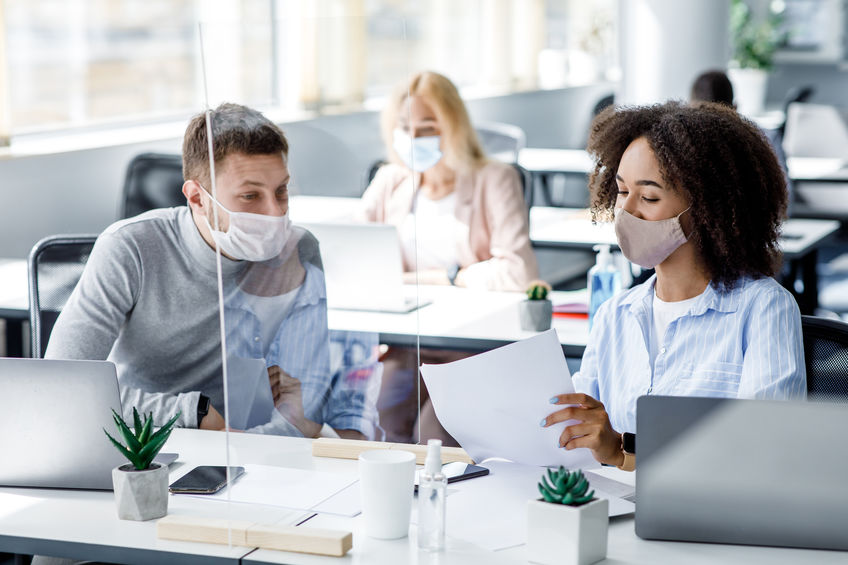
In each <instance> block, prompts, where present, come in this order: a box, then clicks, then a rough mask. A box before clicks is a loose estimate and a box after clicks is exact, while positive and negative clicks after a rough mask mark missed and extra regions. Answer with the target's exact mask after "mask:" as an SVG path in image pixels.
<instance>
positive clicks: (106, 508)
mask: <svg viewBox="0 0 848 565" xmlns="http://www.w3.org/2000/svg"><path fill="white" fill-rule="evenodd" d="M224 438H225V436H224V434H222V433H220V432H205V431H199V430H182V429H181V430H175V431H174V433H173V435H172V436H171V439H170V441H169V442H168V444H167V445H166V447H165V449H166V450H168V451H178V452H179V453H180V461H184V462H185V464H183V465H181V466H180V467H178V468H176V469H172V472H171V479H172V480H174V479H176V478H178V477H179V476H181V475H182V474H184V473H185V472H187V471H188V469H189V468H192V467H193V466H195V465H199V464H223V463H224V453H225V451H224V449H225V447H224ZM230 452H231V454H232V456H233V460H232V461H231V464H246V463H257V464H265V465H279V466H286V467H295V468H300V469H315V470H318V471H327V472H334V473H346V474H349V473H355V472H356V465H357V463H356V461H355V460H342V459H326V458H314V457H312V456H311V448H310V440H305V439H299V438H284V437H268V436H255V435H250V434H231V435H230ZM461 487H462V483H457V484H456V485H452V488H461ZM491 495H492V496H493V497H497V496H498V493H497V492H492V493H491ZM456 500H457V499H454V501H456ZM451 509H452V506H451V497H448V512H451ZM169 513H170V514H193V515H204V516H215V517H227V516H229V517H231V518H234V519H249V520H254V521H259V522H266V523H277V522H282V523H287V522H288V523H291V522H293V521H296V520H297V519H298V518H299V517H301V516H302V515H303V514H301V513H299V512H292V511H288V510H285V509H282V508H275V507H270V506H261V505H245V506H241V505H236V504H233V505H229V506H227V505H226V504H224V503H221V502H214V501H205V500H200V499H196V498H189V497H174V496H172V497H171V500H170V507H169ZM486 519H487V516H485V515H482V516H480V517H479V520H481V521H485V520H486ZM360 522H361V519H360V518H359V517H356V518H345V517H340V516H331V515H324V514H322V515H318V516H316V517H315V518H312V519H310V520H308V521H306V522H304V523H303V524H302V525H301V526H300V527H304V528H311V527H331V528H339V529H345V530H349V531H353V532H354V539H353V549H352V551H351V552H350V553H348V555H347V556H345V557H343V558H337V557H321V556H315V555H305V554H297V553H288V552H280V551H272V550H252V549H251V548H240V547H227V546H219V545H208V544H200V543H190V542H178V541H166V540H159V539H157V538H156V534H155V523H154V522H129V521H121V520H118V519H117V517H116V514H115V508H114V500H113V497H112V493H108V492H107V493H102V492H101V493H98V492H86V491H77V492H71V491H66V490H54V491H51V490H46V489H13V488H0V551H12V552H30V553H32V552H36V553H41V554H47V555H56V556H62V557H69V558H72V559H100V560H107V561H108V560H113V561H120V562H125V563H238V562H241V563H286V564H292V565H331V564H363V565H365V564H368V565H374V564H376V565H396V564H399V563H412V564H422V565H423V564H432V565H435V564H439V565H452V564H458V565H459V564H462V565H465V564H468V565H477V564H479V565H484V564H485V565H488V564H501V563H502V564H505V565H506V564H508V565H513V564H515V565H517V564H524V563H526V551H525V547H524V546H523V545H519V546H516V547H513V548H510V549H506V550H503V551H497V552H491V551H488V550H485V549H482V548H480V547H478V546H476V545H474V544H472V543H469V542H468V541H464V540H460V539H455V538H451V537H450V532H448V536H449V537H448V544H447V545H448V549H447V551H445V552H442V553H436V554H429V553H425V552H419V551H418V549H417V547H416V545H415V527H414V526H413V527H411V528H410V537H408V538H404V539H400V540H393V541H380V540H374V539H370V538H367V537H365V536H364V535H362V530H361V524H360ZM846 555H848V554H846V553H845V552H838V551H814V550H798V549H782V548H769V547H748V546H730V545H718V544H700V543H680V542H659V541H645V540H642V539H639V538H638V537H636V535H635V533H634V528H633V518H632V515H630V516H622V517H620V518H614V519H612V520H611V522H610V528H609V549H608V553H607V560H606V561H604V562H602V563H617V564H622V565H625V564H645V565H647V564H651V565H664V564H675V565H676V564H678V563H687V564H690V563H691V564H696V565H699V564H704V565H706V564H710V565H712V564H714V563H725V564H729V565H733V564H737V563H738V564H746V565H748V564H750V563H771V564H773V565H784V564H785V565H789V564H792V565H795V564H798V563H817V564H823V565H829V564H831V563H833V564H836V563H845V562H846V558H847V557H846Z"/></svg>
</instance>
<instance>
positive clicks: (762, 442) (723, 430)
mask: <svg viewBox="0 0 848 565" xmlns="http://www.w3.org/2000/svg"><path fill="white" fill-rule="evenodd" d="M846 429H848V404H829V403H818V402H816V403H813V402H780V401H764V400H736V399H717V398H686V397H663V396H643V397H641V398H639V400H638V403H637V430H638V432H637V452H636V455H637V464H638V470H637V471H636V534H637V535H638V536H639V537H641V538H645V539H663V540H681V541H698V542H715V543H738V544H748V545H770V546H786V547H807V548H818V549H841V550H846V549H848V535H846V530H845V528H846V524H848V488H846V486H845V484H846V481H845V479H846V469H848V451H846V449H845V430H846Z"/></svg>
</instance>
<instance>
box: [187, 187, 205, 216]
mask: <svg viewBox="0 0 848 565" xmlns="http://www.w3.org/2000/svg"><path fill="white" fill-rule="evenodd" d="M201 192H203V189H202V188H201V187H200V184H199V183H198V182H197V181H195V180H187V181H185V182H184V183H183V195H184V196H185V197H186V201H187V202H188V206H189V208H191V209H192V210H196V211H198V212H202V211H203V204H204V202H203V198H202V196H201Z"/></svg>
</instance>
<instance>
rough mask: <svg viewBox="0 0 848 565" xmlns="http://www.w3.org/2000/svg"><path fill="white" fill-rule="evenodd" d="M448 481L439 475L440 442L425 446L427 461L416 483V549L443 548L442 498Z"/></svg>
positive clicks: (440, 470)
mask: <svg viewBox="0 0 848 565" xmlns="http://www.w3.org/2000/svg"><path fill="white" fill-rule="evenodd" d="M447 490H448V479H447V477H446V476H445V475H444V473H442V441H441V440H439V439H431V440H429V441H428V442H427V459H426V460H425V461H424V470H423V472H422V473H421V475H420V479H419V481H418V547H420V548H421V549H426V550H428V551H441V550H443V549H444V548H445V498H446V497H447Z"/></svg>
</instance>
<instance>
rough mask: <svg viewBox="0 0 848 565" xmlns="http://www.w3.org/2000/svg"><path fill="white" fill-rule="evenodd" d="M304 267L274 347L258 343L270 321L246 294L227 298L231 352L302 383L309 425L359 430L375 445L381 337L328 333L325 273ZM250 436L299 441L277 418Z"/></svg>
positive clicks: (307, 263)
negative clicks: (291, 437)
mask: <svg viewBox="0 0 848 565" xmlns="http://www.w3.org/2000/svg"><path fill="white" fill-rule="evenodd" d="M303 266H304V268H305V270H306V277H305V279H304V281H303V283H302V285H301V286H300V287H299V288H298V289H297V294H296V296H295V299H294V303H293V304H292V307H291V311H290V312H289V313H288V315H287V316H286V317H285V319H284V320H283V322H282V323H281V324H280V326H279V328H278V329H277V331H276V334H275V337H274V339H273V341H272V342H271V343H270V347H268V345H269V344H266V343H263V340H262V339H261V337H259V336H261V335H263V332H262V324H263V323H267V321H268V320H267V318H268V316H265V315H263V314H264V313H263V312H254V311H253V308H252V307H251V304H250V301H249V300H246V299H245V296H244V294H243V292H242V291H239V290H236V291H235V292H233V293H232V294H231V295H230V296H228V298H227V300H226V305H225V320H226V326H227V350H228V352H229V354H230V355H235V356H237V357H245V358H257V359H258V358H265V363H266V365H267V366H268V367H272V366H275V365H276V366H279V367H280V369H282V370H283V371H285V372H286V373H287V374H288V375H290V376H292V377H294V378H296V379H298V380H299V381H300V386H301V393H302V398H303V412H304V416H306V417H307V418H308V419H310V420H312V421H314V422H318V423H319V424H323V423H326V424H328V425H329V426H330V427H332V428H334V429H337V430H357V431H359V432H362V433H363V434H364V435H365V436H366V437H367V438H368V439H373V438H374V437H375V435H376V434H377V430H378V428H377V419H378V416H377V409H376V406H377V394H378V393H379V389H380V376H381V364H380V363H379V362H378V360H377V348H378V339H377V334H373V333H365V332H329V331H328V329H327V295H326V290H325V285H324V273H323V271H321V269H320V268H319V267H316V266H315V265H313V264H312V263H309V262H304V263H303ZM266 351H267V354H266ZM331 361H332V363H331ZM249 431H253V432H257V433H274V434H281V435H300V433H299V431H298V430H297V429H296V428H294V426H292V425H291V424H289V423H288V422H286V421H285V420H282V419H279V418H275V419H273V420H272V422H270V423H269V424H268V425H264V426H260V427H258V428H253V429H251V430H249Z"/></svg>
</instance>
